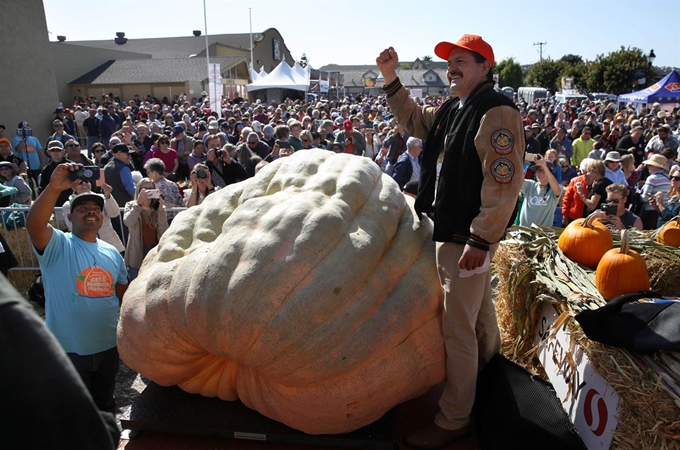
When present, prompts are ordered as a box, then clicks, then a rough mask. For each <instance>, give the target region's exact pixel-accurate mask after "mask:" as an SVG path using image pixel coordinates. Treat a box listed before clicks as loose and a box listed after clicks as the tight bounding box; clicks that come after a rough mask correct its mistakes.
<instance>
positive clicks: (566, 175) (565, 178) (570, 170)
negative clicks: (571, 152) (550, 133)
mask: <svg viewBox="0 0 680 450" xmlns="http://www.w3.org/2000/svg"><path fill="white" fill-rule="evenodd" d="M557 164H559V167H560V171H561V173H560V180H562V181H561V184H562V186H565V187H566V186H569V182H570V181H571V180H572V179H573V178H574V177H576V176H577V175H578V172H576V169H575V168H574V167H573V166H572V165H571V164H569V160H568V159H567V158H559V159H558V160H557Z"/></svg>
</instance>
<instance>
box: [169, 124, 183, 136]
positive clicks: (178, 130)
mask: <svg viewBox="0 0 680 450" xmlns="http://www.w3.org/2000/svg"><path fill="white" fill-rule="evenodd" d="M182 133H184V128H182V127H181V126H179V125H175V126H174V127H173V129H172V137H177V136H179V135H180V134H182Z"/></svg>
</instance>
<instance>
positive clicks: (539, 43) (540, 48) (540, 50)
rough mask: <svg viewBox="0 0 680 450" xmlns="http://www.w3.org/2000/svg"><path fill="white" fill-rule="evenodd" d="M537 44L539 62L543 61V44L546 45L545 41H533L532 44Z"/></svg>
mask: <svg viewBox="0 0 680 450" xmlns="http://www.w3.org/2000/svg"><path fill="white" fill-rule="evenodd" d="M536 45H538V52H539V55H540V62H543V46H544V45H548V43H547V42H534V46H536Z"/></svg>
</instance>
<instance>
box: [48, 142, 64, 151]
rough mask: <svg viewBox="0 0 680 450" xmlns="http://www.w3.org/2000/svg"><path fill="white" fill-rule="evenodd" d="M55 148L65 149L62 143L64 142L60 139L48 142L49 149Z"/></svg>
mask: <svg viewBox="0 0 680 450" xmlns="http://www.w3.org/2000/svg"><path fill="white" fill-rule="evenodd" d="M53 148H58V149H60V150H63V149H64V144H62V143H61V142H59V141H50V142H49V143H48V144H47V150H52V149H53Z"/></svg>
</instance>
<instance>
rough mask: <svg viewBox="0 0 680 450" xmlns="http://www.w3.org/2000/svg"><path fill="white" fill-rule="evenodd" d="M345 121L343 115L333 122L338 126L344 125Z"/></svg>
mask: <svg viewBox="0 0 680 450" xmlns="http://www.w3.org/2000/svg"><path fill="white" fill-rule="evenodd" d="M343 122H344V119H343V118H342V117H337V118H336V119H335V122H333V123H334V124H335V125H336V126H340V125H342V123H343Z"/></svg>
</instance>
